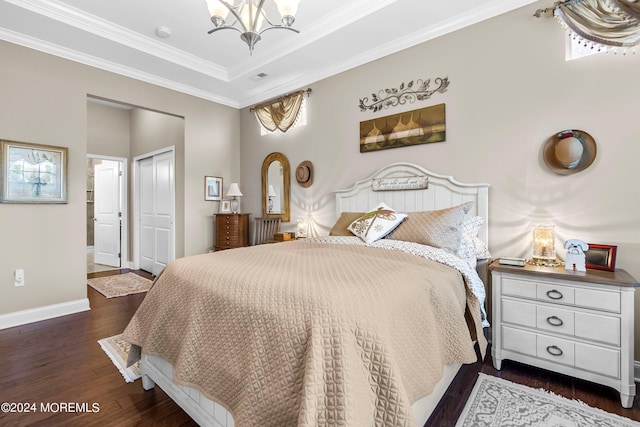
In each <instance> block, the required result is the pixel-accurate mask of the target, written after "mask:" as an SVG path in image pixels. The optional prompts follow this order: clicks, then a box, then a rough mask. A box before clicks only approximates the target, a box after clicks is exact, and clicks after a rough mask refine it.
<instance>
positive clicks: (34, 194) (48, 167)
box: [0, 140, 69, 203]
mask: <svg viewBox="0 0 640 427" xmlns="http://www.w3.org/2000/svg"><path fill="white" fill-rule="evenodd" d="M68 150H69V149H68V148H67V147H54V146H52V145H40V144H31V143H27V142H16V141H4V140H0V158H2V164H1V165H0V172H1V173H0V181H2V186H1V187H0V201H1V202H2V203H67V157H68Z"/></svg>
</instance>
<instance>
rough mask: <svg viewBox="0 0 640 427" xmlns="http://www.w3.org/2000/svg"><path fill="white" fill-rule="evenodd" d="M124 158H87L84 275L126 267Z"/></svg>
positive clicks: (97, 156)
mask: <svg viewBox="0 0 640 427" xmlns="http://www.w3.org/2000/svg"><path fill="white" fill-rule="evenodd" d="M126 164H127V159H124V158H117V157H107V156H99V155H88V156H87V272H88V273H93V272H97V271H105V270H112V269H118V268H122V267H126V266H125V265H123V261H122V260H123V259H124V260H126V259H127V250H126V249H127V246H128V244H127V221H126V218H127V210H128V209H127V193H126V189H127V168H126Z"/></svg>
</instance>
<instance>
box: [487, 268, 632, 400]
mask: <svg viewBox="0 0 640 427" xmlns="http://www.w3.org/2000/svg"><path fill="white" fill-rule="evenodd" d="M489 269H490V270H491V279H492V292H493V295H492V302H493V319H492V323H493V325H492V326H493V342H492V348H491V355H492V357H493V365H494V367H495V368H496V369H498V370H500V368H501V367H502V361H503V360H504V359H510V360H515V361H518V362H522V363H526V364H529V365H533V366H537V367H540V368H544V369H548V370H550V371H554V372H559V373H562V374H565V375H570V376H573V377H577V378H582V379H585V380H588V381H593V382H596V383H599V384H604V385H607V386H610V387H613V388H615V389H616V390H618V391H619V392H620V401H621V403H622V406H623V407H625V408H629V407H631V406H632V404H633V398H634V396H635V394H636V385H635V382H634V375H633V362H634V357H633V354H634V336H633V327H634V292H635V288H636V287H638V286H640V284H639V283H638V282H637V281H636V280H635V279H634V278H633V277H632V276H631V275H630V274H629V273H627V272H626V271H624V270H616V271H615V272H609V271H599V270H587V271H586V272H577V271H567V270H565V269H564V267H539V266H534V265H526V266H524V267H515V266H508V265H501V264H499V263H498V261H495V262H494V263H493V264H491V266H490V267H489Z"/></svg>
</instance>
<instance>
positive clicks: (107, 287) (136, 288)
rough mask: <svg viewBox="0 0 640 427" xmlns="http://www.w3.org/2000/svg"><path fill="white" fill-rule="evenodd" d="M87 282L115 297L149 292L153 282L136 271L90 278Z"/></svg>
mask: <svg viewBox="0 0 640 427" xmlns="http://www.w3.org/2000/svg"><path fill="white" fill-rule="evenodd" d="M87 283H88V284H89V286H91V287H92V288H93V289H95V290H96V291H98V292H100V293H101V294H102V295H104V296H105V297H107V298H114V297H122V296H125V295H129V294H137V293H140V292H147V291H148V290H149V289H151V284H152V283H153V282H152V281H151V280H149V279H146V278H144V277H142V276H139V275H137V274H135V273H126V274H114V275H112V276H104V277H96V278H94V279H88V280H87Z"/></svg>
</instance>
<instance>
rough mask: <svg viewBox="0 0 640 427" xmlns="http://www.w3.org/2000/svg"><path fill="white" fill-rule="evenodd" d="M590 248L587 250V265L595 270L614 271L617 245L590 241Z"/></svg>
mask: <svg viewBox="0 0 640 427" xmlns="http://www.w3.org/2000/svg"><path fill="white" fill-rule="evenodd" d="M588 245H589V250H588V251H586V252H585V255H586V257H587V258H586V261H585V262H586V267H587V268H591V269H593V270H606V271H614V270H615V269H616V252H617V250H618V247H617V246H611V245H600V244H597V243H588Z"/></svg>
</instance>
